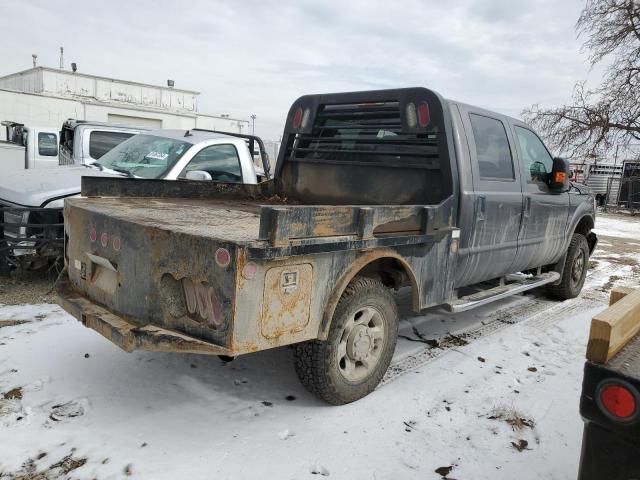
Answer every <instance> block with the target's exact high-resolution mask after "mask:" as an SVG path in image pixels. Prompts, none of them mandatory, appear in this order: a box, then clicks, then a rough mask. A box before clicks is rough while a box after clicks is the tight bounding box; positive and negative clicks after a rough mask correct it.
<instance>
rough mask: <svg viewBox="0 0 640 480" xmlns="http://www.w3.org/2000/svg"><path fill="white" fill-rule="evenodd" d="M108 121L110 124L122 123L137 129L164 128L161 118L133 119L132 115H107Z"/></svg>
mask: <svg viewBox="0 0 640 480" xmlns="http://www.w3.org/2000/svg"><path fill="white" fill-rule="evenodd" d="M107 121H108V122H110V123H122V124H124V125H131V126H136V127H147V128H154V129H155V128H162V120H160V119H159V118H143V117H132V116H130V115H118V114H115V113H110V114H108V115H107Z"/></svg>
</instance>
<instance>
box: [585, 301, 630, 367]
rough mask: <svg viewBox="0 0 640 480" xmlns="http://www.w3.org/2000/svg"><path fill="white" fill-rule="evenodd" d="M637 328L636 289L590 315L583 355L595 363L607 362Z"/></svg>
mask: <svg viewBox="0 0 640 480" xmlns="http://www.w3.org/2000/svg"><path fill="white" fill-rule="evenodd" d="M616 297H617V294H616ZM638 332H640V289H636V290H634V291H633V292H631V293H628V294H627V295H625V296H624V297H622V298H620V299H619V300H617V301H616V302H615V303H614V304H613V305H611V306H610V307H609V308H607V309H606V310H604V311H602V312H600V313H599V314H597V315H596V316H595V317H593V319H592V320H591V330H590V332H589V343H588V345H587V359H588V360H590V361H592V362H595V363H606V362H608V361H609V360H610V359H611V358H612V357H613V356H614V355H615V354H616V353H618V352H619V351H620V350H621V349H622V347H624V346H625V344H626V343H627V342H628V341H629V340H631V339H632V338H633V337H634V336H635V335H637V334H638Z"/></svg>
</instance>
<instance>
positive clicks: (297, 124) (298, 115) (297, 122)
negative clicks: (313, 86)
mask: <svg viewBox="0 0 640 480" xmlns="http://www.w3.org/2000/svg"><path fill="white" fill-rule="evenodd" d="M301 123H302V108H298V109H297V110H296V113H295V115H294V116H293V125H292V126H293V128H300V124H301Z"/></svg>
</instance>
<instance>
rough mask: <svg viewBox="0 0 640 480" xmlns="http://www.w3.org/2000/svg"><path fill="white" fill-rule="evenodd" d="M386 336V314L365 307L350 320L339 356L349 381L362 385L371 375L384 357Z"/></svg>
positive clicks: (341, 340) (339, 345) (341, 339)
mask: <svg viewBox="0 0 640 480" xmlns="http://www.w3.org/2000/svg"><path fill="white" fill-rule="evenodd" d="M384 336H385V327H384V322H383V320H382V314H381V313H380V312H379V311H378V310H377V309H376V308H374V307H370V306H365V307H361V308H359V309H357V310H356V311H355V312H354V313H353V314H352V315H351V316H350V317H349V318H348V319H347V322H346V323H345V326H344V329H343V331H342V335H341V336H340V343H339V344H338V350H337V353H336V357H337V358H336V360H337V364H338V369H339V370H340V373H341V374H342V376H343V377H344V378H345V379H346V380H348V381H350V382H359V381H362V380H363V379H365V378H366V377H368V376H369V375H370V374H371V372H372V371H373V370H374V369H375V367H376V365H377V364H378V361H379V360H380V357H381V355H382V347H383V345H384Z"/></svg>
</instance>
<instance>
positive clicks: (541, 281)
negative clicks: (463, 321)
mask: <svg viewBox="0 0 640 480" xmlns="http://www.w3.org/2000/svg"><path fill="white" fill-rule="evenodd" d="M559 279H560V274H559V273H558V272H547V273H541V274H540V275H537V276H535V277H523V278H522V279H521V280H518V281H516V282H513V283H508V284H506V285H500V286H497V287H493V288H490V289H488V290H482V291H480V292H476V293H473V294H471V295H466V296H464V297H460V298H458V299H457V300H453V301H452V302H449V303H445V304H444V307H445V308H446V309H447V310H449V311H450V312H454V313H456V312H464V311H465V310H471V309H472V308H476V307H479V306H481V305H486V304H487V303H491V302H495V301H496V300H501V299H503V298H507V297H510V296H511V295H515V294H516V293H521V292H526V291H527V290H531V289H532V288H537V287H541V286H542V285H546V284H547V283H553V282H555V281H557V280H559Z"/></svg>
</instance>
